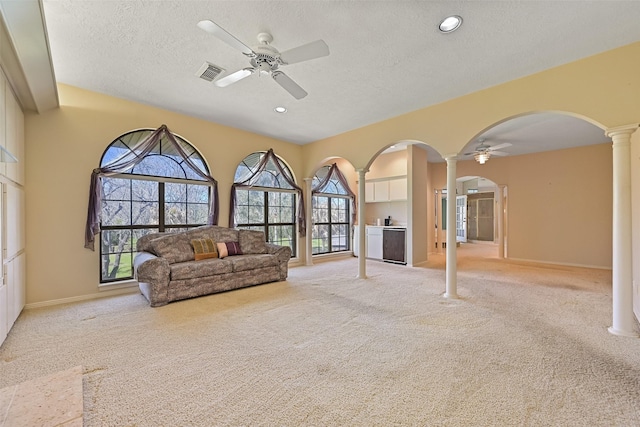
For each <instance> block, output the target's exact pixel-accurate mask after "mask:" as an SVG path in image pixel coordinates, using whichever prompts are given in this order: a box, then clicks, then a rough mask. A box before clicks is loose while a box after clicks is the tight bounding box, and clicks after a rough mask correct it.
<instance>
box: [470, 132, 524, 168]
mask: <svg viewBox="0 0 640 427" xmlns="http://www.w3.org/2000/svg"><path fill="white" fill-rule="evenodd" d="M511 145H512V144H511V143H509V142H503V143H502V144H498V145H488V144H486V139H484V138H480V139H478V146H477V147H476V149H475V150H474V151H471V152H469V153H464V155H465V156H473V157H474V158H475V159H476V161H477V162H478V163H480V164H481V165H483V164H485V163H486V162H487V160H489V157H491V156H508V155H509V153H505V152H504V151H498V150H501V149H503V148H507V147H511Z"/></svg>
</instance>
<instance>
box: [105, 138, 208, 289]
mask: <svg viewBox="0 0 640 427" xmlns="http://www.w3.org/2000/svg"><path fill="white" fill-rule="evenodd" d="M152 132H153V130H146V129H145V130H136V131H132V132H129V133H126V134H124V135H122V136H120V137H119V138H118V139H116V140H115V141H113V142H112V143H111V144H109V146H108V147H107V149H106V150H105V152H104V154H103V156H102V159H101V161H100V165H101V166H104V165H107V164H109V163H111V162H112V161H114V160H115V159H117V158H119V157H120V156H122V155H124V154H125V153H127V152H129V151H133V149H134V147H135V146H136V145H137V144H138V143H139V142H140V141H142V140H143V139H144V138H146V137H147V136H149V135H150V134H151V133H152ZM174 136H175V137H176V140H177V141H178V143H180V145H181V146H182V149H183V150H184V151H185V152H187V153H189V158H190V160H191V161H192V162H193V163H194V164H196V165H197V166H198V167H199V168H200V170H202V171H203V172H206V173H207V174H208V173H209V171H208V168H207V166H206V163H205V161H204V159H203V158H202V156H201V155H200V154H199V153H198V152H197V150H196V149H195V148H194V147H193V146H192V145H191V144H189V143H188V142H187V141H185V140H184V139H182V138H180V137H179V136H178V135H174ZM101 182H102V211H101V225H100V227H101V232H100V282H101V283H107V282H113V281H118V280H126V279H132V278H133V256H134V254H135V252H136V242H137V241H138V239H139V238H140V237H141V236H143V235H145V234H148V233H155V232H176V231H184V230H186V229H188V228H192V227H199V226H201V225H205V224H206V223H207V216H208V215H209V205H210V198H211V187H210V185H209V184H208V183H207V182H206V181H204V180H203V179H202V178H201V177H199V176H198V175H197V174H196V173H195V172H193V171H192V170H191V169H190V168H189V167H188V166H187V165H186V164H184V160H183V159H182V158H181V157H180V156H179V155H178V154H177V153H175V152H174V150H173V147H172V146H171V145H170V144H169V143H168V141H167V140H165V139H164V138H163V139H161V140H160V142H159V143H158V145H157V147H155V148H154V149H153V150H152V151H151V152H150V153H149V154H148V155H147V156H146V157H145V158H144V160H143V161H142V162H140V163H138V164H137V165H136V166H135V167H134V168H133V169H131V170H130V171H129V172H128V173H125V174H119V175H116V176H112V177H103V178H102V179H101Z"/></svg>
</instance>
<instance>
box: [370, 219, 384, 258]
mask: <svg viewBox="0 0 640 427" xmlns="http://www.w3.org/2000/svg"><path fill="white" fill-rule="evenodd" d="M366 241H367V253H366V257H367V258H371V259H382V228H381V227H367V239H366Z"/></svg>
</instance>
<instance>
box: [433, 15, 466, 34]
mask: <svg viewBox="0 0 640 427" xmlns="http://www.w3.org/2000/svg"><path fill="white" fill-rule="evenodd" d="M461 25H462V17H460V16H458V15H451V16H447V17H446V18H444V19H443V20H442V21H441V22H440V25H438V29H439V30H440V32H441V33H445V34H448V33H452V32H454V31H455V30H457V29H458V28H460V26H461Z"/></svg>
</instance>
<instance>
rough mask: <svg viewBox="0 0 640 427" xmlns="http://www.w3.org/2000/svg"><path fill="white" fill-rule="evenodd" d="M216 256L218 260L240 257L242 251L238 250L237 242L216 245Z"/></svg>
mask: <svg viewBox="0 0 640 427" xmlns="http://www.w3.org/2000/svg"><path fill="white" fill-rule="evenodd" d="M218 254H219V256H220V258H225V257H228V256H231V255H242V251H241V250H240V243H238V242H224V243H218Z"/></svg>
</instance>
